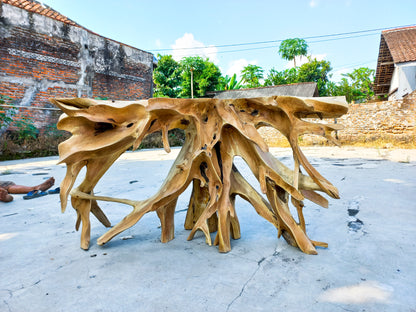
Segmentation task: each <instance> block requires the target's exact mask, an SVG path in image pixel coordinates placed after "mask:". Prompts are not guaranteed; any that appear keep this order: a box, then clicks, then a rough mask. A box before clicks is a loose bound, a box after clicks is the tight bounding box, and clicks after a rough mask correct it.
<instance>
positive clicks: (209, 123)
mask: <svg viewBox="0 0 416 312" xmlns="http://www.w3.org/2000/svg"><path fill="white" fill-rule="evenodd" d="M51 101H52V103H54V104H55V105H57V106H58V107H59V108H60V109H61V110H62V111H63V112H64V114H63V115H62V116H61V118H60V120H59V122H58V128H59V129H62V130H66V131H69V132H71V133H72V136H71V137H70V138H69V139H68V140H67V141H65V142H63V143H61V144H60V145H59V154H60V162H63V163H66V165H67V173H66V176H65V178H64V179H63V181H62V184H61V195H60V196H61V206H62V211H65V208H66V205H67V200H68V196H69V195H71V203H72V206H73V207H74V208H75V210H76V212H77V222H76V229H77V230H78V229H79V226H80V224H82V229H81V248H83V249H88V247H89V242H90V220H89V218H90V213H91V212H92V213H93V214H94V215H95V216H96V217H97V218H98V220H99V221H101V223H102V224H103V225H105V226H107V227H110V222H109V220H108V219H107V217H106V216H105V214H104V213H103V211H102V210H101V209H100V207H99V206H98V204H97V201H113V202H119V203H124V204H127V205H131V206H132V208H133V209H132V211H131V213H129V214H128V215H127V216H126V217H125V218H124V219H123V220H122V221H120V222H119V223H118V224H116V225H115V226H113V227H112V228H111V229H110V230H109V231H108V232H106V233H105V234H104V235H102V236H101V237H100V238H99V239H98V244H99V245H102V244H105V243H107V242H108V241H109V240H111V239H112V238H113V237H114V236H116V235H117V234H119V233H121V232H123V231H124V230H126V229H128V228H130V227H131V226H133V225H134V224H136V223H137V222H138V221H139V220H140V218H141V217H142V216H143V215H144V214H146V213H148V212H150V211H156V213H157V215H158V217H159V218H160V222H161V228H162V234H161V241H162V242H168V241H170V240H171V239H173V237H174V220H173V218H174V212H175V207H176V201H177V198H178V196H179V195H180V194H181V193H182V192H183V191H184V190H185V189H186V188H187V187H188V186H189V184H191V183H192V188H193V189H192V196H191V199H190V202H189V207H188V212H187V215H186V220H185V228H186V229H188V230H191V232H190V234H189V238H188V240H190V239H192V238H193V237H194V235H195V232H196V231H198V230H201V231H202V232H203V233H204V234H205V238H206V242H207V243H208V244H209V245H211V244H212V243H214V245H218V246H219V251H220V252H228V251H230V250H231V244H230V239H231V237H232V238H233V239H238V238H239V237H240V226H239V222H238V218H237V213H236V207H235V197H236V196H237V195H239V196H241V197H242V198H243V199H245V200H247V201H248V202H249V203H250V204H251V205H252V206H253V207H254V209H255V210H256V211H257V213H258V214H259V215H260V216H262V217H263V218H265V219H266V220H267V221H269V222H270V223H272V224H273V225H274V226H275V227H276V228H277V231H278V236H279V237H280V236H281V235H283V237H284V238H285V239H286V241H287V242H288V243H289V244H291V245H292V246H296V247H299V248H300V249H301V250H302V251H303V252H305V253H308V254H316V253H317V252H316V249H315V246H323V247H325V246H327V244H326V243H322V242H316V241H313V240H310V239H309V237H308V236H307V235H306V228H305V220H304V217H303V212H302V209H303V206H304V204H303V200H304V199H305V198H306V199H309V200H311V201H312V202H314V203H316V204H318V205H320V206H322V207H327V206H328V201H327V200H326V199H325V198H324V197H323V196H321V195H319V194H318V193H317V192H316V191H320V192H324V193H326V194H327V195H329V196H330V197H333V198H339V196H338V191H337V189H336V188H335V187H334V186H333V185H332V184H331V183H330V182H329V181H327V180H326V179H325V178H324V177H322V176H321V175H320V174H319V173H318V171H316V170H315V168H313V167H312V166H311V164H310V163H309V162H308V160H307V159H306V157H305V156H304V155H303V153H302V151H301V150H300V148H299V146H298V137H299V136H300V135H303V134H306V133H309V134H316V135H321V136H324V137H326V138H328V139H329V140H331V141H332V136H331V132H332V131H333V130H337V129H340V127H339V125H335V124H333V125H328V124H326V125H323V124H318V123H311V122H307V121H305V120H303V119H304V118H308V117H315V118H316V117H320V118H335V117H339V116H341V115H343V114H345V113H346V112H347V106H346V103H345V101H344V102H340V101H335V100H333V99H329V98H296V97H286V96H277V97H265V98H252V99H234V100H231V99H230V100H220V99H169V98H154V99H149V100H142V101H135V102H124V101H123V102H111V101H95V100H90V99H79V98H74V99H52V100H51ZM261 126H272V127H274V128H276V129H277V130H279V131H280V132H281V133H282V134H283V135H284V136H285V137H286V138H287V139H288V141H289V142H290V145H291V147H292V150H293V157H294V168H293V170H291V169H289V168H287V167H286V166H285V165H283V164H282V163H281V162H280V161H278V160H277V159H275V158H274V157H273V156H272V155H271V154H270V153H269V152H268V146H267V145H266V143H265V142H264V141H263V139H262V137H261V136H260V134H259V133H258V131H257V129H258V128H259V127H261ZM173 128H181V129H184V130H185V133H186V140H185V143H184V145H183V147H182V149H181V151H180V153H179V155H178V157H177V159H176V160H175V162H174V164H173V166H172V167H171V169H170V171H169V173H168V175H167V177H166V179H165V181H164V182H163V184H162V186H161V187H160V189H159V191H158V192H157V193H156V194H154V195H153V196H152V197H150V198H148V199H146V200H142V201H137V200H129V199H119V198H112V197H104V196H95V195H94V187H95V186H96V184H97V183H98V181H99V180H100V179H101V177H102V176H103V175H104V173H105V172H106V171H107V170H108V168H109V167H110V166H111V165H112V164H113V163H114V161H115V160H116V159H117V158H118V157H119V156H120V155H121V154H122V153H123V152H125V151H126V150H127V149H128V148H129V147H131V146H133V148H134V149H136V148H137V147H138V146H139V144H140V142H141V141H142V139H143V138H144V137H145V136H146V135H147V134H150V133H153V132H155V131H160V130H161V131H162V140H163V144H164V148H165V150H166V152H169V151H170V147H169V143H168V130H169V129H173ZM235 156H241V157H242V158H243V159H244V160H245V161H246V162H247V164H248V166H249V167H250V169H251V171H252V172H253V174H254V175H255V177H256V178H257V180H258V181H259V183H260V186H261V192H262V193H263V194H265V195H266V198H267V200H266V199H265V198H264V197H263V196H262V195H261V194H260V193H259V192H257V191H256V190H255V189H254V188H253V187H252V186H251V185H250V184H249V183H248V182H247V181H246V180H245V179H244V177H243V176H242V175H241V173H240V172H239V171H238V170H237V168H236V167H235V166H234V165H233V158H234V157H235ZM83 167H86V176H85V179H84V180H83V181H82V182H81V184H80V185H79V186H78V187H76V188H73V186H74V182H75V179H76V178H77V176H78V174H79V172H80V170H81V169H82V168H83ZM301 167H303V168H304V170H305V171H306V173H307V174H303V173H302V172H301ZM290 204H292V205H294V207H296V210H297V215H298V216H297V219H298V221H296V220H295V219H294V217H293V216H292V214H291V212H290V209H289V205H290ZM212 232H216V236H215V239H214V242H212V240H211V235H210V233H212Z"/></svg>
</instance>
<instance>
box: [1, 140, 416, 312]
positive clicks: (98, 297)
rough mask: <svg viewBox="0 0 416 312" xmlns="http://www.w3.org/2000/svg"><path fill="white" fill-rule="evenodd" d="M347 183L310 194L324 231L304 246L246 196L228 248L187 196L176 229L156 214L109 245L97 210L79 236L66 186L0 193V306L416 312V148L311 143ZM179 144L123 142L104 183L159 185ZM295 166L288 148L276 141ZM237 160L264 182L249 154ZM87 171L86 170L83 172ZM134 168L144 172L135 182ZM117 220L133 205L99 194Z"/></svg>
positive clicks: (40, 163)
mask: <svg viewBox="0 0 416 312" xmlns="http://www.w3.org/2000/svg"><path fill="white" fill-rule="evenodd" d="M304 151H305V154H306V155H307V156H308V159H309V160H310V162H311V163H312V164H313V165H314V166H315V167H316V168H317V169H318V171H320V173H321V174H322V175H323V176H324V177H326V178H327V179H328V180H329V181H331V182H332V183H333V184H334V185H335V186H337V187H338V188H339V190H340V194H341V199H340V200H334V199H330V200H329V203H330V206H329V209H323V208H319V207H318V206H315V205H313V204H312V203H310V202H305V204H306V208H305V218H306V222H307V232H308V235H309V237H310V238H311V239H314V240H318V241H325V242H328V243H329V248H328V249H323V248H320V249H319V250H318V252H319V254H318V255H316V256H310V255H306V254H303V253H302V252H300V251H299V250H298V249H296V248H293V247H291V246H289V245H288V244H286V242H285V241H284V240H283V238H281V239H277V232H276V229H275V228H274V227H273V226H272V225H271V224H269V223H268V222H267V221H265V220H264V219H262V218H261V217H260V216H258V215H257V214H256V212H255V210H254V208H252V207H251V206H250V205H249V204H248V203H247V202H245V201H243V200H241V199H238V200H237V203H236V206H237V213H238V217H239V220H240V223H241V234H242V237H241V239H239V240H233V241H232V251H231V252H229V253H227V254H220V253H219V252H218V248H217V247H216V246H208V245H206V244H205V238H204V237H203V235H202V234H201V233H200V232H198V233H197V235H196V236H195V238H194V239H193V240H192V241H187V240H186V239H187V236H188V235H189V231H187V230H184V228H183V223H184V220H185V215H186V208H187V204H188V200H189V196H190V191H189V190H187V191H186V192H185V193H184V194H183V195H182V196H181V197H180V198H179V201H178V205H177V211H176V215H175V226H176V228H175V239H174V240H173V241H171V242H169V243H167V244H162V243H161V242H160V240H159V236H160V228H159V221H158V218H157V216H156V214H155V213H150V214H147V215H145V216H144V217H143V218H142V219H141V220H140V221H139V222H138V223H137V224H136V225H135V226H133V227H132V228H130V229H128V230H127V231H125V232H123V233H121V234H120V235H119V236H117V237H115V238H114V239H113V240H112V241H110V242H109V243H108V244H106V245H105V246H98V245H97V244H96V239H97V238H98V237H99V236H101V235H102V234H104V233H105V232H106V231H107V229H106V228H104V227H103V226H102V225H101V224H100V223H99V222H98V221H96V220H95V219H94V218H93V217H92V219H91V220H92V228H91V234H92V235H91V247H90V249H89V250H88V251H84V250H82V249H80V248H79V237H80V234H79V232H76V231H75V229H74V225H75V219H76V214H75V211H74V210H73V209H72V208H71V206H70V205H69V207H68V209H67V211H66V212H65V213H64V214H61V212H60V204H59V196H58V195H47V196H44V197H40V198H36V199H33V200H23V198H22V195H15V200H14V201H13V202H11V203H7V204H6V203H0V265H1V266H0V268H1V269H0V311H13V312H15V311H18V312H20V311H24V312H26V311H36V312H40V311H220V312H223V311H224V312H225V311H394V312H396V311H416V282H415V280H416V265H415V259H416V242H415V241H416V150H407V151H388V150H369V149H357V148H348V147H344V148H305V149H304ZM177 152H178V150H177V149H174V150H173V152H172V155H165V153H164V152H163V151H162V150H147V151H139V152H134V153H126V154H125V155H123V156H122V158H121V159H120V160H118V161H117V162H116V163H115V164H114V166H113V167H112V168H111V169H110V170H109V172H108V173H107V174H106V175H105V176H104V178H103V179H102V181H100V183H99V184H98V186H97V188H96V194H97V195H98V194H99V195H108V196H117V197H121V198H131V199H145V198H147V197H149V196H150V195H152V194H153V193H155V192H156V191H157V189H158V187H159V186H160V184H161V183H162V181H163V179H164V178H165V176H166V174H167V172H168V169H169V167H170V166H171V164H172V162H173V159H174V157H175V155H176V154H177ZM272 152H273V153H274V154H275V155H276V156H277V157H278V158H279V159H281V160H282V161H283V162H285V163H287V164H288V165H289V164H290V163H291V154H290V151H289V150H288V149H272ZM56 162H57V158H56V157H48V158H37V159H29V160H23V161H4V162H0V179H1V180H12V181H14V182H15V183H17V184H25V185H30V184H39V183H40V182H41V181H42V180H43V179H46V178H48V177H50V176H54V177H55V179H56V181H57V184H59V183H60V181H61V180H62V178H63V177H64V175H65V171H66V168H65V166H64V165H56ZM236 164H237V167H239V168H240V171H242V172H243V173H244V175H245V176H246V177H247V179H248V180H249V181H250V182H251V183H252V184H253V185H256V186H257V187H258V184H256V183H257V181H255V178H254V177H253V176H252V175H251V173H250V172H249V169H248V168H247V167H245V163H244V162H243V161H242V160H241V159H236ZM81 176H82V174H81ZM134 181H136V182H134ZM101 207H102V208H103V210H104V212H105V213H106V214H107V216H108V217H109V219H110V221H111V222H112V223H113V224H115V223H116V222H118V221H119V220H121V219H122V218H123V217H124V216H125V215H126V214H127V213H128V212H129V211H130V208H129V207H126V206H123V205H119V204H114V203H107V202H102V203H101Z"/></svg>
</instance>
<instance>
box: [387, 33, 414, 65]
mask: <svg viewBox="0 0 416 312" xmlns="http://www.w3.org/2000/svg"><path fill="white" fill-rule="evenodd" d="M382 36H383V37H384V40H386V43H387V46H388V48H389V50H390V53H391V56H392V57H393V61H394V63H403V62H413V61H416V26H414V27H404V28H397V29H391V30H385V31H383V32H382Z"/></svg>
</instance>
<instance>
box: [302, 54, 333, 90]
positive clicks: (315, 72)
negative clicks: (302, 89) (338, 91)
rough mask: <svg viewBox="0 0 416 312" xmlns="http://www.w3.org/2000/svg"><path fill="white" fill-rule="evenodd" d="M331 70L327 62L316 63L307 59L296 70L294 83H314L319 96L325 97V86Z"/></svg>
mask: <svg viewBox="0 0 416 312" xmlns="http://www.w3.org/2000/svg"><path fill="white" fill-rule="evenodd" d="M331 70H332V68H331V63H330V62H329V61H325V60H322V61H318V60H317V59H316V58H315V59H312V58H311V57H308V62H307V63H305V64H302V65H301V66H300V67H299V68H297V81H296V82H316V83H317V87H318V91H319V96H327V95H328V92H327V90H326V84H327V83H328V81H329V72H330V71H331Z"/></svg>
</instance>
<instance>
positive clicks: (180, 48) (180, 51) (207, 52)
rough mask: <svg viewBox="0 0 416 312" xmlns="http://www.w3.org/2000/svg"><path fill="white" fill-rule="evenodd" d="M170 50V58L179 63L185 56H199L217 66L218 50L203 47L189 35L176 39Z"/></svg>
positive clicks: (212, 47)
mask: <svg viewBox="0 0 416 312" xmlns="http://www.w3.org/2000/svg"><path fill="white" fill-rule="evenodd" d="M194 48H195V49H194ZM172 49H173V51H172V57H173V58H174V59H175V60H176V61H180V60H181V59H182V58H184V57H187V56H201V57H204V58H205V57H207V58H209V60H210V61H211V62H213V63H215V64H218V58H217V52H218V49H217V48H216V47H214V46H205V45H204V44H203V43H202V42H200V41H198V40H195V38H194V35H193V34H191V33H185V34H184V35H183V36H182V37H181V38H178V39H176V41H175V43H174V44H173V45H172Z"/></svg>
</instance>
